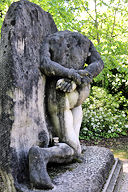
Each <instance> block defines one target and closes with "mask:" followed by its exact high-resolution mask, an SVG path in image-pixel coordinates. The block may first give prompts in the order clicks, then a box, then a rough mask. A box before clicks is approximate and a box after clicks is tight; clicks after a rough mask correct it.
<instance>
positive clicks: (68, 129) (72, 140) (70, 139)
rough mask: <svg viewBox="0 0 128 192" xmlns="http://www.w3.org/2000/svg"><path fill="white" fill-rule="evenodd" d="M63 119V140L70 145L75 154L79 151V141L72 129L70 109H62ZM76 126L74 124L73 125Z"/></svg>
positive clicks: (72, 122)
mask: <svg viewBox="0 0 128 192" xmlns="http://www.w3.org/2000/svg"><path fill="white" fill-rule="evenodd" d="M64 121H65V135H64V138H63V140H64V141H65V142H66V143H67V144H68V145H70V146H71V147H72V148H73V149H74V150H75V152H76V154H77V155H79V154H80V153H81V146H80V142H79V137H78V135H77V134H76V132H78V131H76V130H75V129H74V121H73V113H72V111H71V110H70V109H66V110H65V111H64ZM75 128H76V126H75Z"/></svg>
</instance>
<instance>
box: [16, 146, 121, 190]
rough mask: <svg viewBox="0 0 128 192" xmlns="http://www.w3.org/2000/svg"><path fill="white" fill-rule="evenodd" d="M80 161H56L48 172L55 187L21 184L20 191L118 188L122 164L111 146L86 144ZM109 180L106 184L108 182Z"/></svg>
mask: <svg viewBox="0 0 128 192" xmlns="http://www.w3.org/2000/svg"><path fill="white" fill-rule="evenodd" d="M83 151H84V152H83V154H82V157H81V160H82V161H81V163H80V159H79V160H76V161H79V162H73V163H72V164H68V165H52V166H51V167H49V168H48V173H49V175H50V176H51V178H52V182H53V184H54V188H53V189H52V190H37V189H32V186H31V187H30V186H27V184H26V185H19V186H17V187H18V189H17V191H19V192H77V191H79V192H101V191H102V192H115V191H116V192H117V191H118V187H117V184H118V182H119V181H118V180H119V177H120V176H121V170H122V165H121V163H120V161H119V160H118V159H114V156H113V154H112V153H111V152H110V150H109V149H106V148H103V147H96V146H93V147H92V146H91V147H84V150H83ZM105 183H106V184H105Z"/></svg>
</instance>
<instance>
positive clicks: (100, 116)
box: [80, 86, 128, 139]
mask: <svg viewBox="0 0 128 192" xmlns="http://www.w3.org/2000/svg"><path fill="white" fill-rule="evenodd" d="M127 102H128V101H127ZM127 117H128V114H127V113H126V111H124V110H119V102H118V95H116V96H112V95H111V94H108V93H107V91H105V89H103V88H99V87H95V86H94V87H93V88H92V92H91V96H90V97H89V98H88V99H87V100H86V101H85V102H84V103H83V123H82V128H81V133H80V138H81V139H96V138H110V137H118V136H120V135H127V128H128V120H127Z"/></svg>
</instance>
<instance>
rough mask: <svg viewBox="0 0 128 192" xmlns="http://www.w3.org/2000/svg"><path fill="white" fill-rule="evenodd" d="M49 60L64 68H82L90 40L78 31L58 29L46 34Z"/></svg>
mask: <svg viewBox="0 0 128 192" xmlns="http://www.w3.org/2000/svg"><path fill="white" fill-rule="evenodd" d="M48 41H49V48H50V49H49V52H50V55H51V60H52V61H55V62H57V63H59V64H60V65H62V66H64V67H66V68H73V69H83V67H84V64H85V62H86V59H87V56H88V53H89V47H90V41H89V39H88V38H87V37H85V36H83V35H82V34H80V33H76V32H70V31H67V30H66V31H60V32H56V33H54V34H52V35H50V36H48Z"/></svg>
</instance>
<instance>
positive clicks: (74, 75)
mask: <svg viewBox="0 0 128 192" xmlns="http://www.w3.org/2000/svg"><path fill="white" fill-rule="evenodd" d="M68 78H69V79H72V80H73V81H74V82H75V83H76V84H77V85H80V84H81V81H82V78H81V76H80V74H79V73H78V71H77V70H75V69H69V72H68Z"/></svg>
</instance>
